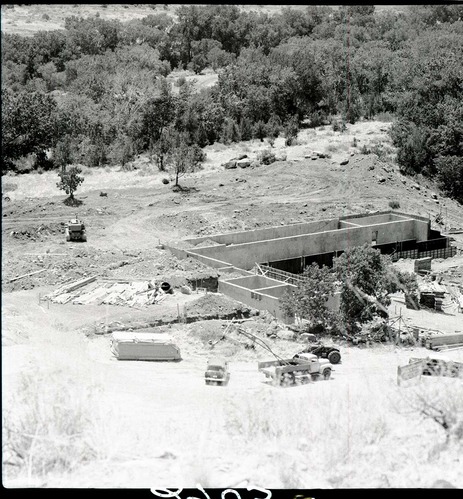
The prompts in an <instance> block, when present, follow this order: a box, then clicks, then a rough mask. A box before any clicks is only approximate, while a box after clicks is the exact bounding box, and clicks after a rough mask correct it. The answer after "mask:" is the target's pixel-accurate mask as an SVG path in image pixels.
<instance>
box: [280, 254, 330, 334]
mask: <svg viewBox="0 0 463 499" xmlns="http://www.w3.org/2000/svg"><path fill="white" fill-rule="evenodd" d="M302 277H303V278H304V280H303V281H302V282H301V283H300V284H299V285H298V287H297V289H296V290H290V291H287V292H286V294H285V295H283V297H282V298H281V300H280V302H281V305H282V309H283V311H284V312H285V313H286V315H288V316H297V317H299V318H301V319H307V320H308V321H310V323H311V325H312V326H321V327H322V328H323V329H324V330H327V329H328V330H329V329H332V326H333V324H334V323H336V314H335V312H333V311H332V310H330V309H328V307H327V301H328V298H329V297H330V296H332V295H333V294H334V292H335V274H334V273H333V270H332V269H330V268H329V267H326V266H325V265H324V266H323V267H319V266H318V264H316V263H312V265H310V266H308V267H306V268H305V270H304V272H303V274H302Z"/></svg>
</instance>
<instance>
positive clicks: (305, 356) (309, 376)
mask: <svg viewBox="0 0 463 499" xmlns="http://www.w3.org/2000/svg"><path fill="white" fill-rule="evenodd" d="M258 370H259V371H260V372H262V373H264V374H265V376H266V377H267V378H270V379H271V380H272V381H273V383H274V384H275V385H279V386H288V385H294V384H303V383H308V382H310V380H313V381H316V380H319V379H325V380H328V379H330V377H331V372H332V370H333V365H332V364H331V363H330V362H329V361H328V360H325V359H319V358H318V357H317V356H316V355H314V354H311V353H298V354H296V355H295V356H294V357H293V358H291V359H277V360H270V361H264V362H259V363H258Z"/></svg>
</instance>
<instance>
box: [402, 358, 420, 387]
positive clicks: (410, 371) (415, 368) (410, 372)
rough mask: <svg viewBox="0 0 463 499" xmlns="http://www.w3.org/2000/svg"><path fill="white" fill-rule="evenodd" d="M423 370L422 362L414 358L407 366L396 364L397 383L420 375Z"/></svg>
mask: <svg viewBox="0 0 463 499" xmlns="http://www.w3.org/2000/svg"><path fill="white" fill-rule="evenodd" d="M422 372H423V362H422V361H421V360H416V361H415V362H412V363H410V364H408V365H407V366H397V384H398V385H400V384H401V382H402V381H406V380H409V379H412V378H417V377H419V376H421V374H422Z"/></svg>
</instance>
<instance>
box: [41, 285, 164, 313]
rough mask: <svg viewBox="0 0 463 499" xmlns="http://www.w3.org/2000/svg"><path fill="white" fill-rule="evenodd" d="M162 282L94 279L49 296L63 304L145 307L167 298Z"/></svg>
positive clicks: (62, 288)
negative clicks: (95, 280) (96, 280)
mask: <svg viewBox="0 0 463 499" xmlns="http://www.w3.org/2000/svg"><path fill="white" fill-rule="evenodd" d="M80 282H82V281H80ZM89 283H90V285H89ZM160 284H161V283H159V284H158V283H155V282H153V281H140V282H93V280H92V281H87V282H86V283H84V284H83V285H82V284H80V285H79V286H77V287H76V286H75V284H71V285H68V286H64V287H61V288H60V289H58V290H56V291H55V292H53V293H51V294H50V295H48V296H47V298H48V299H49V300H50V301H52V302H54V303H61V304H64V303H72V304H74V305H91V304H95V305H102V304H105V305H128V306H129V307H143V306H146V305H152V304H154V303H159V302H160V301H162V300H163V299H164V298H165V295H166V293H165V291H163V289H162V285H160ZM163 284H164V283H163ZM169 288H170V286H169Z"/></svg>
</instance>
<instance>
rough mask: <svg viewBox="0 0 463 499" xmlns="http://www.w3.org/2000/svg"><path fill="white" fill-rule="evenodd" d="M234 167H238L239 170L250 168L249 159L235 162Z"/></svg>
mask: <svg viewBox="0 0 463 499" xmlns="http://www.w3.org/2000/svg"><path fill="white" fill-rule="evenodd" d="M236 166H239V167H240V168H249V167H250V166H251V161H249V159H240V160H239V161H237V162H236Z"/></svg>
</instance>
